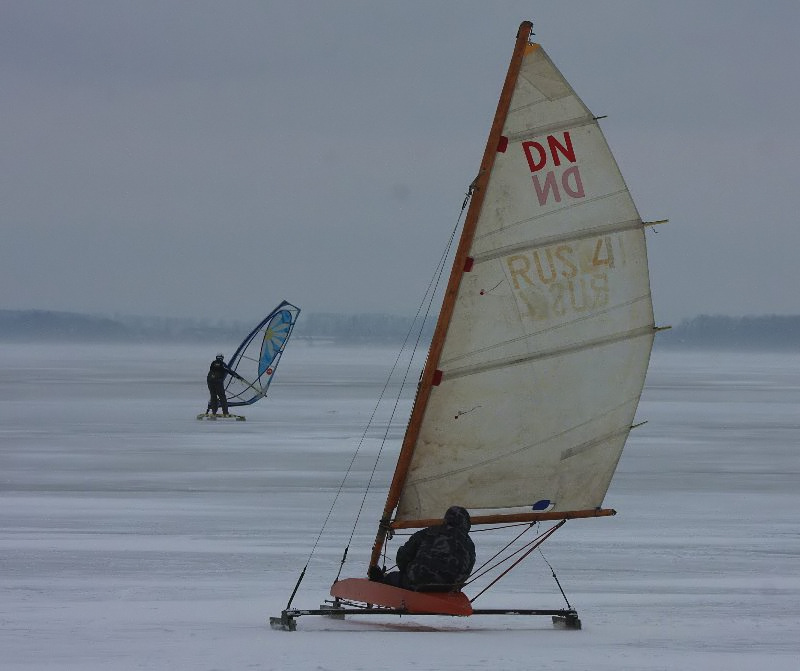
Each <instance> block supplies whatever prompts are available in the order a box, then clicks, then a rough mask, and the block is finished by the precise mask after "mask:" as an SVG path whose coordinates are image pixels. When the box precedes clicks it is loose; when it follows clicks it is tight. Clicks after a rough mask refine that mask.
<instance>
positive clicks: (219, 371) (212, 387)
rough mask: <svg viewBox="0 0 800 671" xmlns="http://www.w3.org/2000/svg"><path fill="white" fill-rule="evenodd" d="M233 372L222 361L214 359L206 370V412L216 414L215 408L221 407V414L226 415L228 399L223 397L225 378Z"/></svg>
mask: <svg viewBox="0 0 800 671" xmlns="http://www.w3.org/2000/svg"><path fill="white" fill-rule="evenodd" d="M229 373H230V374H231V375H233V374H234V373H233V371H232V370H231V369H230V368H228V366H226V365H225V362H224V361H223V360H222V359H214V360H213V361H212V362H211V366H210V367H209V369H208V375H207V376H206V382H207V383H208V392H209V394H210V398H209V400H208V410H210V411H211V412H213V413H214V414H217V408H219V407H220V406H221V407H222V414H223V415H227V414H228V398H227V397H226V396H225V378H226V377H227V376H228V374H229Z"/></svg>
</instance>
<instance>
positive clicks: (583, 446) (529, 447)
mask: <svg viewBox="0 0 800 671" xmlns="http://www.w3.org/2000/svg"><path fill="white" fill-rule="evenodd" d="M640 395H641V394H637V395H636V396H634V397H631V398H627V399H625V400H624V401H623V402H622V403H620V404H619V405H617V406H615V407H613V408H611V409H609V410H607V411H606V412H604V413H603V414H602V415H599V416H595V417H591V418H589V419H587V420H586V421H585V422H581V423H580V424H576V425H575V426H570V427H569V428H567V429H565V430H564V431H561V432H560V433H556V434H554V435H552V436H548V437H547V438H545V439H544V440H541V441H539V442H537V443H531V444H529V445H523V446H522V447H518V448H517V449H516V450H511V451H510V452H504V453H503V454H499V455H497V456H496V457H492V458H491V459H484V460H483V461H479V462H476V463H474V464H469V465H467V466H463V467H462V468H456V469H453V470H450V471H446V472H442V473H437V474H435V475H429V476H428V477H424V478H417V479H415V480H411V481H409V482H408V486H409V487H412V486H415V485H418V484H420V483H423V482H431V481H433V480H441V479H442V478H446V477H449V476H451V475H457V474H459V473H464V472H465V471H470V470H474V469H476V468H481V467H483V466H486V465H488V464H491V463H495V462H497V461H502V460H503V459H507V458H508V457H511V456H514V455H516V454H519V453H521V452H526V451H528V450H532V449H534V448H537V447H542V446H543V445H546V444H547V443H549V442H551V441H554V440H560V439H562V438H563V437H564V436H566V435H568V434H570V433H572V432H573V431H577V430H579V429H582V428H584V427H586V426H588V425H589V424H591V423H592V422H595V421H597V419H598V418H599V417H607V416H608V415H611V414H613V413H615V412H619V411H620V410H622V409H623V408H625V407H626V406H628V405H630V404H631V403H634V404H638V403H639V397H640ZM629 430H630V422H626V425H625V427H624V428H621V429H617V430H615V431H610V432H608V433H606V434H605V435H604V436H602V437H601V438H595V439H594V441H587V442H584V443H581V444H580V445H576V446H574V447H572V448H567V449H566V450H562V452H561V457H560V459H559V460H560V461H563V460H564V459H566V458H569V457H571V456H574V455H572V454H566V453H567V452H569V451H570V450H573V449H574V450H576V452H575V454H578V453H580V452H585V451H586V450H587V449H589V447H591V445H588V443H591V442H595V444H600V443H602V442H605V441H608V440H610V439H611V438H614V437H617V436H620V435H627V433H628V431H629ZM565 454H566V456H564V455H565Z"/></svg>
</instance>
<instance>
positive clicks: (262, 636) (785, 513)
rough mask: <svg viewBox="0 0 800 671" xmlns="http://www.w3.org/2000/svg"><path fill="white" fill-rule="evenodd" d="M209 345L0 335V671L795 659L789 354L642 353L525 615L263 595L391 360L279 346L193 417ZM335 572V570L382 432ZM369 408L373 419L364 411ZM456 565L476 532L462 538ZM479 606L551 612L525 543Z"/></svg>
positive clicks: (384, 468) (354, 556) (292, 553)
mask: <svg viewBox="0 0 800 671" xmlns="http://www.w3.org/2000/svg"><path fill="white" fill-rule="evenodd" d="M214 354H215V350H212V349H210V348H201V347H178V346H155V345H139V346H117V345H114V346H112V345H75V346H64V347H53V346H50V345H4V346H3V347H2V349H0V420H1V421H0V668H2V669H4V670H5V671H23V670H24V671H31V670H32V669H75V670H78V669H80V670H81V671H94V670H95V669H98V670H99V669H104V670H107V669H114V670H128V669H192V670H193V671H196V670H201V669H208V670H212V669H231V670H234V669H331V670H333V669H336V670H340V669H365V670H367V669H368V670H370V671H373V670H375V669H404V670H406V669H437V670H447V669H459V670H460V671H464V670H468V669H501V670H508V671H516V670H523V669H524V670H525V671H528V670H529V669H534V668H535V669H564V670H569V671H575V670H580V669H587V670H589V669H591V670H595V669H597V670H614V671H619V670H621V669H631V670H633V669H636V670H649V669H653V670H655V669H664V670H672V669H682V670H683V669H704V670H714V669H725V670H726V671H730V670H738V669H758V670H762V669H769V670H770V671H783V670H786V671H789V670H792V671H793V670H794V669H797V668H798V664H800V662H798V659H800V571H799V570H798V567H799V566H800V535H798V532H799V531H800V524H798V509H800V505H798V504H800V493H799V492H798V483H799V482H800V477H799V476H800V449H799V448H798V435H800V413H798V409H799V408H800V356H798V355H788V354H758V353H747V354H745V353H727V354H722V353H684V352H665V351H656V353H655V354H654V356H653V361H652V364H651V368H650V373H649V376H648V382H647V386H646V389H645V394H644V397H643V400H642V404H641V405H640V410H639V413H638V419H639V421H642V420H647V423H646V424H644V425H643V426H641V427H640V428H637V429H636V430H635V431H634V432H633V433H632V435H631V438H630V440H629V443H628V446H627V448H626V451H625V453H624V454H623V458H622V461H621V463H620V466H619V469H618V471H617V475H616V477H615V479H614V481H613V483H612V487H611V490H610V491H609V494H608V496H607V498H606V502H605V503H606V505H607V506H609V507H613V508H616V509H617V510H618V511H619V514H618V515H617V516H616V517H613V518H603V519H596V520H576V521H573V522H569V523H567V524H566V525H565V527H564V528H563V529H561V530H560V531H559V532H558V533H557V534H556V535H555V536H554V537H553V538H552V539H551V540H550V541H548V543H547V544H546V545H545V546H544V548H543V550H544V554H545V557H546V558H547V560H548V561H549V562H550V563H551V564H552V565H553V567H554V568H555V570H556V572H557V574H558V577H559V580H560V581H561V584H562V585H563V587H564V589H565V591H566V593H567V597H568V598H569V600H570V603H571V604H572V606H574V607H575V608H576V609H577V610H578V612H579V614H580V617H581V619H582V621H583V627H584V628H583V630H581V631H561V630H555V629H553V628H552V626H551V625H550V623H549V620H548V619H546V618H536V617H532V618H528V617H511V616H497V617H482V618H481V617H474V618H466V619H461V618H439V617H410V616H409V617H403V618H377V619H369V618H366V617H357V618H350V619H348V620H345V621H344V622H341V621H335V620H330V619H326V618H319V617H311V616H308V617H301V618H300V619H299V620H298V630H297V631H296V632H294V633H287V632H279V631H273V630H271V629H270V628H269V626H268V624H267V621H268V618H269V617H270V616H275V615H279V614H280V612H281V610H282V609H283V608H284V607H285V606H286V603H287V601H288V599H289V596H290V594H291V591H292V589H293V587H294V585H295V582H296V581H297V578H298V576H299V573H300V570H301V569H302V567H303V566H304V565H305V563H306V561H307V560H308V558H309V555H310V552H311V550H312V547H313V546H314V544H315V542H316V541H317V535H318V534H319V531H320V529H321V527H322V524H323V522H324V521H325V519H326V516H327V515H328V511H329V509H330V507H331V504H332V502H333V499H334V495H335V493H336V491H337V488H338V486H339V483H340V481H341V478H342V475H343V473H344V470H345V469H346V467H347V465H348V463H349V461H350V459H351V457H352V455H353V452H354V450H355V448H356V446H357V445H358V443H359V442H360V441H361V439H362V433H363V431H364V427H365V425H366V422H367V420H368V419H369V417H370V414H371V413H372V411H373V406H374V403H375V400H376V398H377V396H378V394H379V393H380V391H381V389H382V387H383V384H384V382H385V376H386V373H387V372H388V370H389V367H390V366H391V364H392V362H393V360H394V352H393V351H390V350H388V349H382V348H367V349H356V348H338V347H333V346H308V345H304V344H302V343H291V344H290V346H289V348H288V349H287V352H286V355H285V356H284V359H283V361H282V363H281V367H280V369H279V370H278V373H277V375H276V378H275V382H274V385H273V387H272V391H271V395H270V397H269V398H268V399H267V400H265V401H262V402H260V403H259V404H257V405H255V406H253V407H250V408H247V409H245V410H244V414H245V415H246V416H247V421H246V422H236V423H225V424H223V423H221V422H216V423H214V422H198V421H196V420H195V415H196V414H197V413H198V412H200V411H202V410H203V409H204V408H205V401H206V398H205V393H206V391H205V382H204V376H205V371H206V368H207V366H208V363H209V361H210V359H211V358H212V357H213V355H214ZM408 405H409V402H408V398H407V395H406V398H404V401H403V403H402V404H401V407H400V409H399V413H398V417H397V418H396V420H395V421H394V423H393V424H392V427H391V430H390V431H389V432H388V442H387V446H386V447H385V448H384V449H385V452H386V454H384V455H383V456H382V458H381V460H380V461H379V465H378V470H377V473H376V476H375V483H376V484H375V485H374V486H373V489H372V490H371V493H370V494H369V496H368V497H367V500H366V502H365V512H364V513H363V515H362V520H361V522H360V523H359V525H358V526H357V528H356V531H355V535H354V537H353V541H352V543H351V546H350V554H349V558H348V563H347V565H346V567H345V570H344V575H360V574H362V573H363V571H364V568H365V562H366V556H367V553H368V550H369V547H370V545H371V543H372V539H373V537H374V532H375V526H374V525H375V520H376V518H377V517H378V516H379V513H380V510H381V508H382V505H383V500H384V496H385V487H386V484H388V478H389V473H390V470H391V468H392V466H393V458H394V455H395V453H396V452H395V451H396V449H397V446H398V443H399V439H400V437H401V435H402V429H403V427H402V425H403V422H404V420H405V417H406V414H407V412H408ZM384 422H385V420H384ZM383 432H384V429H383V427H382V425H381V424H380V423H379V424H378V425H376V427H375V428H373V429H372V430H371V431H370V432H369V433H368V434H367V435H366V436H365V438H364V445H363V449H362V455H361V456H360V457H359V458H357V459H356V460H355V463H354V475H353V478H352V480H351V481H348V484H347V486H346V487H345V488H344V489H343V491H342V494H341V496H340V497H339V501H338V503H337V506H336V507H335V508H334V510H333V514H332V515H331V518H330V522H329V524H328V526H327V528H326V530H325V533H324V534H323V535H322V536H321V537H320V539H319V543H318V545H317V548H316V550H315V552H314V554H313V557H312V559H311V561H310V564H309V569H308V573H307V575H306V578H305V580H304V581H303V583H302V585H301V587H300V589H299V590H298V593H297V595H296V596H295V598H294V601H293V606H294V607H300V608H316V607H317V606H318V605H319V604H320V603H322V601H323V600H324V599H325V598H326V596H327V590H328V587H329V585H330V582H331V581H332V579H333V577H334V576H335V574H336V571H337V569H338V564H339V561H340V558H341V555H342V551H343V549H344V547H345V545H346V544H347V542H348V538H349V536H350V534H351V532H352V526H353V522H354V519H355V512H356V510H357V508H358V506H359V505H360V504H361V496H362V485H363V484H364V483H365V482H366V481H367V479H368V477H369V475H370V471H371V468H372V461H373V458H374V456H375V454H376V451H377V449H378V446H379V443H380V438H381V436H382V435H383ZM475 540H476V544H477V545H478V552H479V560H480V555H481V553H482V552H483V553H485V552H486V549H485V548H484V549H483V550H482V548H481V537H480V536H478V537H476V538H475ZM481 601H482V603H480V604H476V605H480V606H481V607H486V608H488V607H504V606H510V605H512V606H516V607H530V608H561V607H563V606H564V603H563V599H562V598H561V595H560V594H559V592H558V589H557V587H556V585H555V583H554V581H553V580H552V577H551V575H550V570H549V569H548V568H547V566H546V564H545V563H544V561H543V560H542V558H541V557H539V558H536V557H534V556H532V557H531V558H529V560H528V561H527V563H526V564H524V565H523V566H521V567H520V568H518V569H517V570H516V571H515V572H513V573H512V574H511V575H510V576H509V577H508V578H507V579H506V580H504V581H503V582H501V583H499V585H498V586H497V587H496V589H495V590H494V591H493V592H490V593H489V594H487V595H485V596H484V597H481Z"/></svg>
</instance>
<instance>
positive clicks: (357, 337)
mask: <svg viewBox="0 0 800 671" xmlns="http://www.w3.org/2000/svg"><path fill="white" fill-rule="evenodd" d="M256 323H257V322H253V323H245V322H239V321H225V320H215V321H203V320H199V319H183V318H176V317H139V316H120V315H114V316H110V317H109V316H95V315H84V314H78V313H74V312H51V311H45V310H0V341H5V342H42V341H47V342H176V343H177V342H195V343H216V344H217V345H218V346H223V345H224V344H226V343H227V344H230V345H238V344H239V342H240V341H241V340H242V339H244V337H245V336H246V335H247V334H248V333H250V331H251V330H252V328H253V327H254V326H255V324H256ZM411 325H412V320H411V319H410V318H406V317H398V316H396V315H386V314H356V315H343V314H326V313H318V314H306V313H305V312H303V313H301V314H300V318H299V320H298V322H297V326H296V327H295V331H294V335H293V337H294V338H296V339H298V340H307V341H311V342H336V343H340V344H346V343H374V344H381V343H385V344H392V343H394V342H401V341H402V340H403V338H405V337H406V334H407V333H408V331H409V329H410V328H411ZM432 332H433V324H432V323H431V324H427V325H426V327H425V329H424V331H423V335H424V337H425V338H426V339H428V340H429V339H430V336H431V334H432Z"/></svg>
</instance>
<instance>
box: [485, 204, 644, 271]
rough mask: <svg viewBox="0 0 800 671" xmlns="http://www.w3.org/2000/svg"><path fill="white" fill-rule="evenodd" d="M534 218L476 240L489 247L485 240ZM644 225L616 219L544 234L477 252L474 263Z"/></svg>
mask: <svg viewBox="0 0 800 671" xmlns="http://www.w3.org/2000/svg"><path fill="white" fill-rule="evenodd" d="M612 195H616V194H612ZM571 207H578V206H575V205H573V206H571ZM565 209H566V208H565ZM542 216H547V215H542ZM534 219H535V218H531V219H529V220H526V221H516V222H513V223H510V224H507V225H506V226H505V227H504V229H503V230H502V231H491V232H489V233H487V234H486V235H484V236H481V238H480V240H476V242H477V241H479V242H481V243H483V244H485V246H487V247H488V243H484V240H487V239H489V238H491V236H497V235H499V234H506V235H507V234H508V232H509V231H510V230H511V229H512V228H514V227H516V226H525V225H528V226H529V225H530V224H531V223H532V222H533V221H534ZM644 226H645V224H644V223H643V222H642V220H641V219H631V220H628V221H615V222H611V223H609V224H601V225H599V226H593V227H591V228H584V229H581V230H577V231H569V232H568V233H558V234H554V235H549V236H546V237H544V236H542V237H538V238H533V239H532V240H526V241H524V242H518V243H516V244H514V245H507V246H505V247H495V248H493V249H487V250H486V251H484V252H480V253H477V254H475V256H473V257H472V260H473V261H474V263H483V262H484V261H492V260H494V259H497V258H500V257H504V256H510V255H511V254H514V253H518V252H525V251H528V250H532V249H536V248H537V247H549V246H552V245H557V244H560V243H564V242H579V241H581V240H585V239H587V238H592V237H599V236H602V235H611V234H613V233H624V232H625V231H632V230H636V229H641V228H643V227H644Z"/></svg>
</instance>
